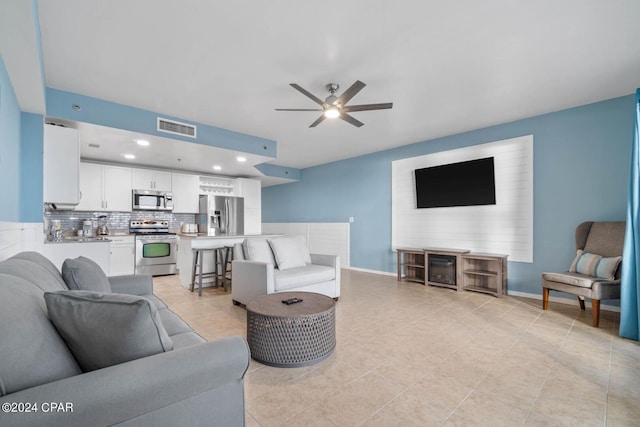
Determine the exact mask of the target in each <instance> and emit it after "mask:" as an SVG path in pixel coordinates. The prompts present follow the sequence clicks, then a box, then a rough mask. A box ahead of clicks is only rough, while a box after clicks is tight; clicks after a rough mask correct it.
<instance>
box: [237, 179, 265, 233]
mask: <svg viewBox="0 0 640 427" xmlns="http://www.w3.org/2000/svg"><path fill="white" fill-rule="evenodd" d="M234 190H235V195H236V196H240V197H243V198H244V233H245V234H260V233H262V187H261V183H260V181H259V180H257V179H247V178H237V179H235V181H234Z"/></svg>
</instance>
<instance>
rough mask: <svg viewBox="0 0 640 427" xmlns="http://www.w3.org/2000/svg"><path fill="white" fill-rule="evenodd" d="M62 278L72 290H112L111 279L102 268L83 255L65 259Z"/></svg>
mask: <svg viewBox="0 0 640 427" xmlns="http://www.w3.org/2000/svg"><path fill="white" fill-rule="evenodd" d="M62 278H63V279H64V281H65V283H66V284H67V287H68V288H69V289H71V290H83V291H95V292H111V285H110V284H109V279H108V278H107V275H106V274H105V273H104V271H102V268H100V266H99V265H98V264H96V262H95V261H93V260H90V259H89V258H85V257H83V256H79V257H78V258H74V259H66V260H65V261H64V263H63V264H62Z"/></svg>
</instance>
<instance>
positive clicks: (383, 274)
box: [341, 265, 397, 277]
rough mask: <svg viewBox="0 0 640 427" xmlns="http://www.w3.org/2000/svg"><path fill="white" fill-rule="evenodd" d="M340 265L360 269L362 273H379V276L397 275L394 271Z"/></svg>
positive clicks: (345, 267) (348, 268)
mask: <svg viewBox="0 0 640 427" xmlns="http://www.w3.org/2000/svg"><path fill="white" fill-rule="evenodd" d="M341 267H342V268H344V269H345V270H353V271H361V272H363V273H372V274H380V275H381V276H391V277H396V276H397V274H396V273H390V272H388V271H378V270H369V269H368V268H358V267H352V266H344V265H343V266H341Z"/></svg>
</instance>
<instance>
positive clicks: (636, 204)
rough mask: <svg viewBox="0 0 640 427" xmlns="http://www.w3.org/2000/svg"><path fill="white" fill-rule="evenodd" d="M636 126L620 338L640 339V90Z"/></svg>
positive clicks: (625, 240) (636, 105)
mask: <svg viewBox="0 0 640 427" xmlns="http://www.w3.org/2000/svg"><path fill="white" fill-rule="evenodd" d="M634 108H635V120H634V121H635V125H634V134H633V145H632V146H631V168H630V170H629V197H628V201H627V229H626V232H625V238H624V248H623V250H622V260H623V262H622V285H621V291H620V336H621V337H624V338H630V339H634V340H640V270H639V269H638V265H640V185H639V183H638V181H639V180H640V130H639V129H638V125H639V124H640V123H639V122H640V89H638V90H636V102H635V104H634Z"/></svg>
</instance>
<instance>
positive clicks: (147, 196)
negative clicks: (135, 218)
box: [131, 190, 173, 211]
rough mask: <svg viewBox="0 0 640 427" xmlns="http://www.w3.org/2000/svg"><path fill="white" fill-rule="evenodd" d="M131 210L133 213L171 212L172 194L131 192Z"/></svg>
mask: <svg viewBox="0 0 640 427" xmlns="http://www.w3.org/2000/svg"><path fill="white" fill-rule="evenodd" d="M131 208H132V209H133V210H134V211H172V210H173V194H172V193H170V192H168V191H153V190H133V191H132V197H131Z"/></svg>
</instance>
